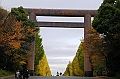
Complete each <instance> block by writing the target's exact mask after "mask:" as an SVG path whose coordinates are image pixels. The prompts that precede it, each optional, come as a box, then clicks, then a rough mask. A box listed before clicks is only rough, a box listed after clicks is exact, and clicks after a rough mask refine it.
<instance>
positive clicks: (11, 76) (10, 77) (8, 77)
mask: <svg viewBox="0 0 120 79" xmlns="http://www.w3.org/2000/svg"><path fill="white" fill-rule="evenodd" d="M14 78H15V76H14V75H10V76H5V77H0V79H14Z"/></svg>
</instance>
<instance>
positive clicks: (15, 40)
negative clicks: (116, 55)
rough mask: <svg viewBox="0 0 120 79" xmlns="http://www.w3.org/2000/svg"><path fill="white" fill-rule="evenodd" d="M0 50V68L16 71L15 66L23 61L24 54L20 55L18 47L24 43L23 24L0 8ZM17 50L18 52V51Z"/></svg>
mask: <svg viewBox="0 0 120 79" xmlns="http://www.w3.org/2000/svg"><path fill="white" fill-rule="evenodd" d="M0 10H1V11H0V15H2V16H1V17H0V32H1V33H0V49H1V50H2V51H1V52H0V53H1V54H0V55H1V57H2V58H1V62H2V64H0V67H1V68H2V69H3V68H4V69H6V70H14V69H16V67H15V65H20V63H23V62H21V61H24V59H25V57H24V54H25V53H21V52H20V51H21V50H20V47H21V45H22V43H23V42H24V41H23V40H21V39H23V38H24V37H25V35H24V34H23V32H22V31H23V30H24V28H23V27H22V25H23V22H22V21H17V20H16V19H15V17H14V16H13V15H12V14H9V13H8V12H7V11H6V10H4V9H2V8H0ZM18 50H19V51H18Z"/></svg>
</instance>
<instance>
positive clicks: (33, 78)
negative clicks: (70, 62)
mask: <svg viewBox="0 0 120 79" xmlns="http://www.w3.org/2000/svg"><path fill="white" fill-rule="evenodd" d="M0 79H15V77H14V76H7V77H0ZM28 79H113V78H104V77H75V76H30V77H29V78H28Z"/></svg>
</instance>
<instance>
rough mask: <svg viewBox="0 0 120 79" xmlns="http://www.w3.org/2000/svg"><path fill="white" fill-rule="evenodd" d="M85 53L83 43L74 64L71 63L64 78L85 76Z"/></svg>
mask: <svg viewBox="0 0 120 79" xmlns="http://www.w3.org/2000/svg"><path fill="white" fill-rule="evenodd" d="M83 70H84V52H83V43H81V44H80V45H79V47H78V50H77V52H76V56H75V57H74V59H73V61H72V63H71V62H69V64H68V65H67V68H66V70H65V72H64V74H63V75H64V76H83V75H84V72H83Z"/></svg>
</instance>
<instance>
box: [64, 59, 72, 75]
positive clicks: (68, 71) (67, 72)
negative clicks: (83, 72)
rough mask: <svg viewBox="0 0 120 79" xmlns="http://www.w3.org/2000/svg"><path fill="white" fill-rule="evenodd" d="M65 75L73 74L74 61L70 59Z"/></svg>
mask: <svg viewBox="0 0 120 79" xmlns="http://www.w3.org/2000/svg"><path fill="white" fill-rule="evenodd" d="M63 76H73V69H72V63H71V62H70V61H69V63H68V65H67V68H66V70H65V72H64V74H63Z"/></svg>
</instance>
